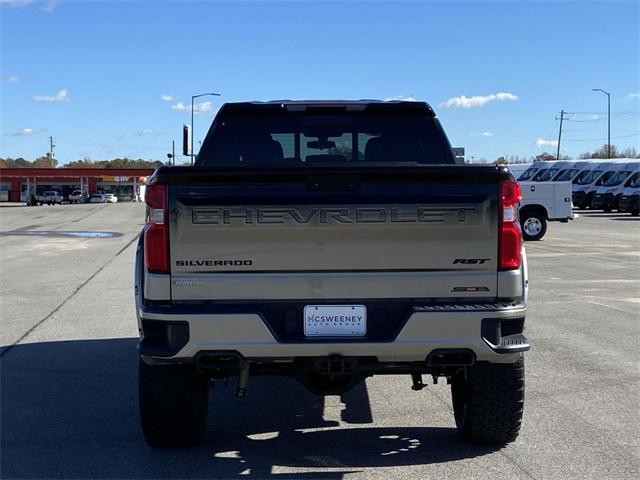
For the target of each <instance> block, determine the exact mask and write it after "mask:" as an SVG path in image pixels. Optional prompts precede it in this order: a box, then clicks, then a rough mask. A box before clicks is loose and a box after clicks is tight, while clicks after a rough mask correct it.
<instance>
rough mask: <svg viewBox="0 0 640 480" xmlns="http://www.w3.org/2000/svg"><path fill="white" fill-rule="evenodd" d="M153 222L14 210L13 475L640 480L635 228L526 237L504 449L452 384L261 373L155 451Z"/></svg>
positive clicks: (73, 208)
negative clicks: (317, 379)
mask: <svg viewBox="0 0 640 480" xmlns="http://www.w3.org/2000/svg"><path fill="white" fill-rule="evenodd" d="M142 223H143V205H142V204H114V205H109V204H107V205H102V204H99V205H68V206H67V205H65V206H62V207H60V206H57V207H33V208H27V207H16V208H1V209H0V232H1V233H0V256H1V259H0V288H1V302H2V303H1V305H0V317H1V332H0V335H1V336H0V339H1V344H2V346H3V349H2V359H1V362H2V363H1V375H2V376H1V392H0V393H1V403H0V407H1V441H2V455H1V456H2V458H1V472H0V476H1V477H2V478H235V477H240V478H282V479H286V478H304V479H320V478H328V479H342V478H345V479H365V478H366V479H373V478H381V479H382V478H384V479H388V478H410V479H426V478H438V479H448V478H451V479H460V478H478V479H481V478H491V479H494V480H495V479H500V478H504V479H514V478H536V479H537V478H540V479H549V478H558V479H567V478H597V479H605V478H615V479H621V478H638V476H639V475H640V453H639V452H640V433H639V432H640V368H639V367H640V348H638V347H639V346H640V342H639V340H640V315H639V311H640V310H639V304H640V281H639V279H640V219H639V218H633V217H630V216H628V215H620V214H602V213H591V212H587V213H585V214H584V215H583V216H582V217H581V218H579V219H578V220H576V221H574V222H571V223H569V224H551V225H550V227H549V231H548V233H547V236H546V237H545V238H544V239H543V240H542V241H540V242H532V243H528V244H527V250H528V258H529V269H530V283H531V293H530V302H529V315H528V318H527V334H528V336H529V337H530V338H531V339H532V342H533V349H532V351H531V352H529V353H528V354H527V357H526V358H527V373H526V375H527V391H526V402H525V416H524V422H523V428H522V432H521V435H520V437H519V439H518V440H517V441H516V442H515V443H513V444H511V445H509V446H507V447H506V448H504V449H499V450H496V449H493V448H489V447H484V446H471V445H467V444H464V443H462V442H461V441H460V440H459V439H458V436H457V434H456V431H455V425H454V421H453V413H452V408H451V402H450V395H449V390H448V387H447V385H445V384H443V382H441V383H440V384H439V385H435V386H434V385H430V386H429V387H427V388H426V389H425V390H423V391H421V392H413V391H411V390H410V379H409V378H406V377H395V376H393V377H376V378H373V379H369V380H368V381H367V382H366V385H362V386H360V387H358V388H356V389H354V390H353V391H351V392H349V393H348V394H346V395H344V396H343V397H325V398H321V397H316V396H313V395H312V394H310V393H308V392H307V391H306V390H305V389H303V388H302V387H301V386H299V385H298V384H297V383H296V382H295V381H292V380H288V379H281V378H273V379H271V378H260V379H253V380H252V381H251V382H250V384H249V392H248V397H247V398H245V399H236V398H235V397H233V395H232V393H233V389H232V388H226V389H225V388H224V387H222V386H216V387H215V388H214V389H213V391H212V396H211V399H210V402H211V403H210V414H209V426H208V433H207V435H206V436H205V438H204V441H203V443H202V445H201V446H200V447H198V448H195V449H191V450H166V451H154V450H151V449H149V448H148V447H147V446H146V444H145V443H144V441H143V438H142V435H141V432H140V428H139V425H138V412H137V393H136V390H137V357H136V351H135V344H136V339H135V337H136V335H137V331H136V322H135V314H134V308H133V278H132V277H133V259H134V253H135V246H136V245H135V240H136V237H137V234H138V232H139V229H140V228H141V226H142ZM33 232H45V233H33ZM69 232H72V233H69ZM73 232H75V233H73ZM91 232H109V233H108V234H104V235H97V234H95V233H91Z"/></svg>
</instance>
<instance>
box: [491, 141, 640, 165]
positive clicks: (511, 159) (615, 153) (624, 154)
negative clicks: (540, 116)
mask: <svg viewBox="0 0 640 480" xmlns="http://www.w3.org/2000/svg"><path fill="white" fill-rule="evenodd" d="M578 158H581V159H595V158H602V159H605V160H606V159H607V158H608V152H607V144H606V143H605V144H604V145H603V146H602V147H601V148H599V149H598V150H596V151H595V152H584V153H581V154H580V156H579V157H578ZM611 158H640V153H639V152H638V150H636V149H635V148H626V149H624V150H621V149H619V148H618V147H616V146H615V145H613V144H612V145H611ZM568 159H569V157H568V156H567V155H560V160H568ZM552 160H558V159H557V158H556V156H555V155H553V154H551V153H548V152H543V153H541V154H539V155H536V156H535V157H529V158H526V157H520V156H518V155H508V156H500V157H498V158H496V159H495V160H494V161H493V163H494V164H495V165H505V164H508V163H511V164H513V163H530V162H540V161H552Z"/></svg>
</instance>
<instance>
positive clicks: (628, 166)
mask: <svg viewBox="0 0 640 480" xmlns="http://www.w3.org/2000/svg"><path fill="white" fill-rule="evenodd" d="M639 169H640V162H637V161H636V162H629V163H618V164H616V165H615V173H614V174H613V175H611V176H610V177H609V178H608V180H607V181H606V182H604V183H603V184H602V186H600V187H599V188H598V189H597V190H596V192H595V194H594V195H593V200H592V201H591V208H593V209H594V210H603V211H605V212H607V213H608V212H610V211H612V210H617V209H618V201H619V200H620V196H621V195H622V191H623V190H624V188H625V183H626V181H627V180H628V179H629V177H631V175H633V174H634V173H636V172H637V171H638V170H639Z"/></svg>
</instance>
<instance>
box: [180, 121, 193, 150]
mask: <svg viewBox="0 0 640 480" xmlns="http://www.w3.org/2000/svg"><path fill="white" fill-rule="evenodd" d="M189 133H190V132H189V125H183V126H182V154H183V155H185V156H187V157H188V156H190V155H191V135H189Z"/></svg>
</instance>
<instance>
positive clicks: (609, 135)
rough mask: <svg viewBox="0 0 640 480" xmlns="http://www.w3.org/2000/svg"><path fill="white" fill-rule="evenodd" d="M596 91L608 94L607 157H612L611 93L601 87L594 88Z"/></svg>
mask: <svg viewBox="0 0 640 480" xmlns="http://www.w3.org/2000/svg"><path fill="white" fill-rule="evenodd" d="M591 90H593V91H594V92H602V93H604V94H605V95H606V96H607V158H611V94H610V93H609V92H606V91H604V90H603V89H601V88H592V89H591Z"/></svg>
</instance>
